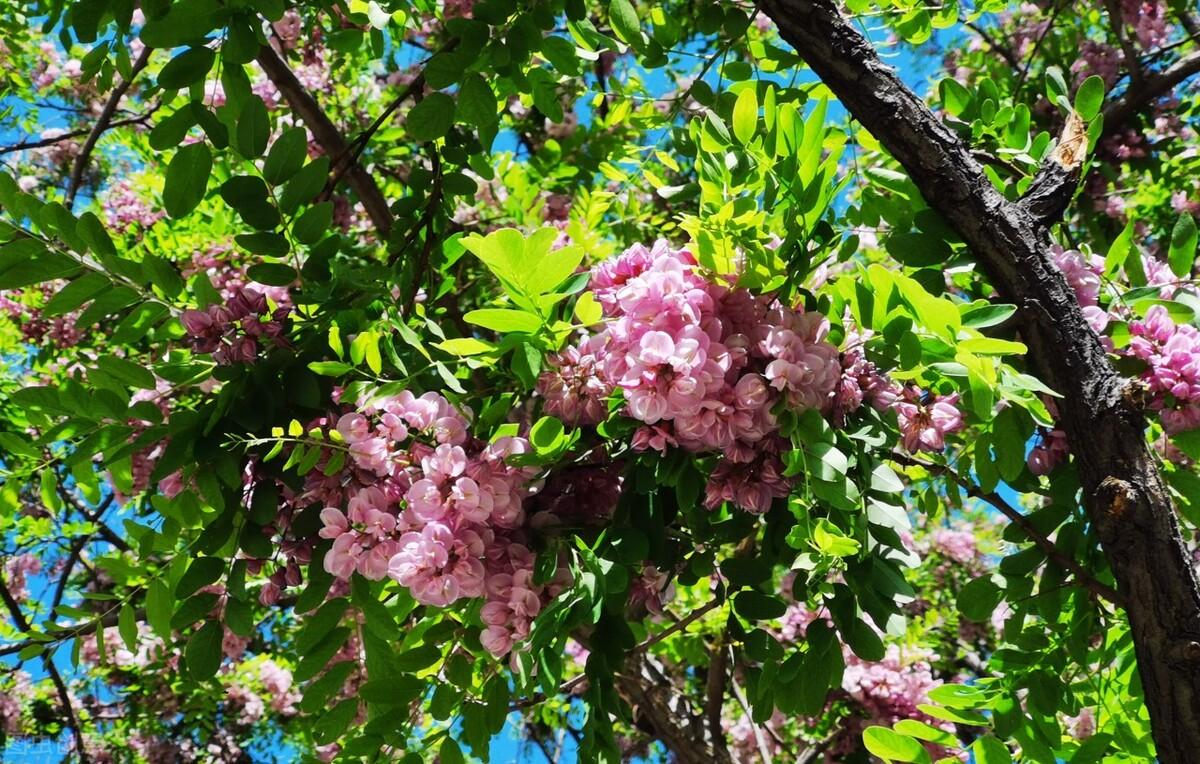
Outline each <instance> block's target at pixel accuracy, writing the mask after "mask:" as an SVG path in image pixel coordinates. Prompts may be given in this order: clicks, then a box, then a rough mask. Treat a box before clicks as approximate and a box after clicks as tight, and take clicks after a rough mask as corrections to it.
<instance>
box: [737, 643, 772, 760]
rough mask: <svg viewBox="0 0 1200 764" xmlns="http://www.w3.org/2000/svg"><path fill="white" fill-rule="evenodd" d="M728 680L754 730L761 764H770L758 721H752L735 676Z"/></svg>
mask: <svg viewBox="0 0 1200 764" xmlns="http://www.w3.org/2000/svg"><path fill="white" fill-rule="evenodd" d="M729 649H730V650H732V649H733V648H732V647H731V648H729ZM730 681H731V682H732V684H733V697H735V698H737V702H738V705H740V706H741V707H742V713H744V714H745V715H746V718H747V719H749V720H750V728H751V729H752V730H754V742H755V743H756V744H757V745H758V755H759V756H761V757H762V760H763V764H772V759H771V751H770V750H769V749H768V748H767V741H766V738H764V737H763V733H762V729H761V728H760V727H759V726H758V722H756V721H754V713H753V712H752V711H751V710H750V704H749V703H748V702H746V694H745V693H743V692H742V688H741V687H740V686H738V681H737V677H730Z"/></svg>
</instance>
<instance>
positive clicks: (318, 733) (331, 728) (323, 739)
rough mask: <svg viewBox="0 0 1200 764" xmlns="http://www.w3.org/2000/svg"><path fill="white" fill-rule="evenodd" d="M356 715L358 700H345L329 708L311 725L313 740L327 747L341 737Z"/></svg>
mask: <svg viewBox="0 0 1200 764" xmlns="http://www.w3.org/2000/svg"><path fill="white" fill-rule="evenodd" d="M357 714H358V698H346V699H345V700H343V701H342V702H340V703H338V704H337V705H336V706H334V707H333V708H331V709H330V710H329V711H328V712H327V713H326V714H325V715H324V716H322V717H321V718H320V719H318V720H317V722H316V723H315V724H314V725H313V739H314V740H315V741H317V743H319V744H321V745H327V744H329V743H332V742H334V741H335V740H337V739H338V738H339V737H341V736H342V735H343V734H344V733H345V732H346V731H347V730H348V729H350V725H351V724H352V723H353V722H354V717H355V716H356V715H357Z"/></svg>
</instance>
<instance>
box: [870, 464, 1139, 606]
mask: <svg viewBox="0 0 1200 764" xmlns="http://www.w3.org/2000/svg"><path fill="white" fill-rule="evenodd" d="M891 459H892V461H894V462H896V463H898V464H903V465H904V466H906V467H920V468H922V469H924V470H925V471H927V472H930V473H932V474H935V475H941V476H943V477H948V478H950V479H951V480H953V481H954V482H955V483H957V484H958V485H959V486H960V487H962V489H963V490H964V491H966V492H967V495H968V496H971V497H973V498H976V499H979V500H981V501H986V502H987V503H988V504H991V505H992V506H993V507H995V508H996V509H997V510H999V512H1000V514H1002V515H1004V516H1005V517H1007V518H1008V519H1009V522H1011V523H1012V524H1013V525H1015V526H1017V527H1018V528H1020V529H1021V532H1022V533H1024V534H1025V536H1026V537H1027V538H1028V539H1029V540H1030V541H1032V542H1033V543H1034V544H1035V545H1036V546H1037V547H1038V548H1039V549H1041V550H1042V551H1043V552H1044V553H1045V554H1046V557H1047V559H1049V560H1050V561H1052V562H1054V563H1055V564H1056V565H1058V566H1059V567H1060V568H1062V569H1063V570H1066V571H1068V572H1070V573H1071V574H1072V575H1073V576H1075V579H1076V580H1077V581H1078V582H1079V585H1080V586H1083V587H1085V588H1087V590H1088V591H1090V592H1091V593H1092V594H1094V595H1096V596H1097V597H1099V598H1101V599H1105V600H1108V601H1109V602H1112V603H1114V604H1117V605H1123V602H1124V598H1123V597H1122V596H1121V594H1120V592H1118V591H1117V590H1116V589H1114V588H1112V587H1111V586H1109V585H1108V584H1103V583H1101V582H1099V581H1097V580H1096V579H1095V578H1094V577H1093V576H1092V574H1091V573H1089V572H1088V571H1087V570H1085V569H1084V567H1083V566H1082V565H1080V564H1079V563H1078V562H1076V561H1075V560H1073V559H1071V558H1070V557H1068V556H1067V555H1066V554H1065V553H1064V552H1063V551H1062V550H1061V549H1059V548H1058V545H1057V544H1055V543H1054V542H1053V541H1051V540H1050V539H1049V538H1047V537H1046V536H1045V535H1043V534H1042V533H1041V532H1040V531H1039V530H1038V529H1037V527H1036V526H1034V524H1033V523H1032V522H1030V520H1029V518H1028V517H1026V516H1025V515H1024V514H1022V513H1021V511H1020V510H1019V509H1017V508H1016V507H1014V506H1013V505H1011V504H1009V503H1008V502H1007V501H1005V500H1004V498H1003V497H1002V496H1000V494H998V493H996V492H995V491H985V490H983V489H982V488H980V487H979V486H978V485H976V484H975V483H974V482H972V481H970V480H967V479H966V478H965V477H963V476H962V475H960V474H958V472H956V471H955V470H953V469H951V468H949V467H946V466H943V465H941V464H935V463H934V462H927V461H925V460H924V459H916V458H913V457H912V456H909V455H908V454H904V453H900V452H895V453H893V454H892V456H891Z"/></svg>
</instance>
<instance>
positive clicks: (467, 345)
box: [433, 337, 496, 356]
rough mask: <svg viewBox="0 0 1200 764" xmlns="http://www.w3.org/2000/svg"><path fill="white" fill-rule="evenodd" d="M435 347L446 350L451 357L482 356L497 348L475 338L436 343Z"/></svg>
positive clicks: (459, 338)
mask: <svg viewBox="0 0 1200 764" xmlns="http://www.w3.org/2000/svg"><path fill="white" fill-rule="evenodd" d="M433 346H434V347H436V348H441V349H442V350H445V351H446V352H447V353H449V354H450V355H457V356H470V355H481V354H483V353H490V352H491V351H493V350H495V349H496V346H495V345H493V344H491V343H490V342H484V341H483V340H477V339H475V338H473V337H457V338H455V339H450V340H444V341H442V342H435V343H434V344H433Z"/></svg>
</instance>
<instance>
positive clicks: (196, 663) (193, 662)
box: [184, 619, 225, 681]
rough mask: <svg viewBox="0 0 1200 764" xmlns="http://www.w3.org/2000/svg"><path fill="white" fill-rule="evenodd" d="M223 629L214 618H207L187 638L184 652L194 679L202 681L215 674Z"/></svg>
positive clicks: (218, 662)
mask: <svg viewBox="0 0 1200 764" xmlns="http://www.w3.org/2000/svg"><path fill="white" fill-rule="evenodd" d="M224 635H225V629H224V627H223V626H221V622H220V621H218V620H216V619H211V620H208V621H206V622H205V623H204V625H203V626H201V627H200V629H199V631H197V632H196V633H195V634H193V635H192V638H191V639H189V640H188V643H187V648H186V650H185V652H184V655H185V657H186V658H187V665H188V672H189V673H190V674H191V675H192V677H193V678H194V679H196V680H199V681H203V680H205V679H208V678H210V677H212V676H215V675H216V673H217V669H218V668H220V667H221V640H222V638H223V637H224Z"/></svg>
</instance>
